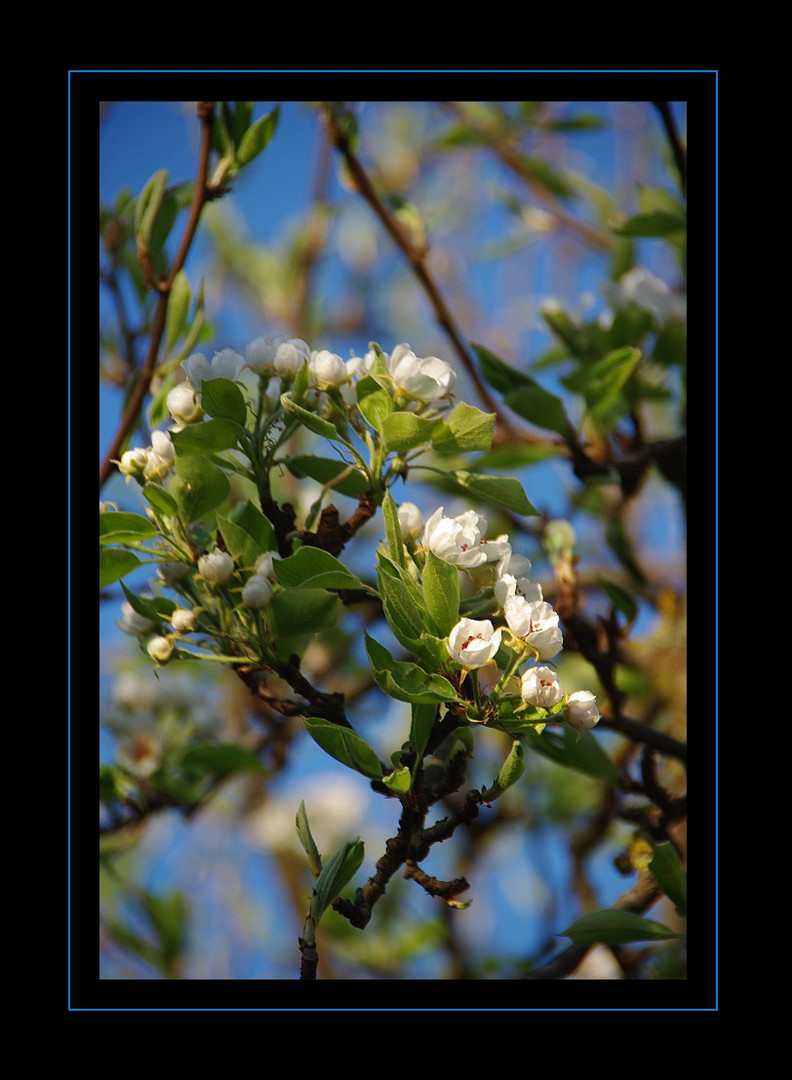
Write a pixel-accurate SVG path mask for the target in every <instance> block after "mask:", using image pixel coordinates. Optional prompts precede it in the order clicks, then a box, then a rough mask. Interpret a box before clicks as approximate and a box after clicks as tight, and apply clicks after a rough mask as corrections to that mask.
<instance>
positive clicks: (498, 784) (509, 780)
mask: <svg viewBox="0 0 792 1080" xmlns="http://www.w3.org/2000/svg"><path fill="white" fill-rule="evenodd" d="M524 772H525V750H524V748H523V745H522V743H521V742H520V741H519V740H518V739H515V740H514V742H513V743H512V746H511V750H510V751H509V753H508V755H507V757H506V760H505V761H504V763H503V765H501V767H500V771H499V772H498V775H497V777H496V778H495V781H494V782H493V785H492V787H489V788H487V789H486V790H485V791H482V795H483V796H484V798H485V799H486V800H487V802H494V801H495V799H498V798H500V796H501V795H502V794H503V793H504V791H507V790H508V789H509V788H510V787H511V786H512V785H513V784H516V783H517V781H518V780H519V779H520V777H521V776H522V774H523V773H524Z"/></svg>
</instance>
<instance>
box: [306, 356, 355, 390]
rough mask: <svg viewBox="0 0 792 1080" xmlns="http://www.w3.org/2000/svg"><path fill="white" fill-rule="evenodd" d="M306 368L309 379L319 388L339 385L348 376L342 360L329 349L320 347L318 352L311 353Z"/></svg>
mask: <svg viewBox="0 0 792 1080" xmlns="http://www.w3.org/2000/svg"><path fill="white" fill-rule="evenodd" d="M308 370H309V372H310V375H311V381H312V382H313V384H314V386H316V387H317V388H318V389H319V390H327V389H328V387H331V386H340V385H341V384H342V383H344V382H346V380H347V379H348V378H349V373H348V371H347V368H346V364H345V363H344V361H343V360H342V359H341V357H340V356H336V354H335V353H333V352H330V350H329V349H320V350H319V352H313V353H311V359H310V360H309V361H308Z"/></svg>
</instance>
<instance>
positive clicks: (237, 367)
mask: <svg viewBox="0 0 792 1080" xmlns="http://www.w3.org/2000/svg"><path fill="white" fill-rule="evenodd" d="M181 366H182V370H183V371H184V374H185V375H186V376H187V378H188V379H189V380H190V382H191V383H192V385H193V386H194V387H195V389H196V390H200V389H201V386H202V385H203V383H204V382H205V381H208V380H209V379H231V381H232V382H233V380H234V379H235V378H236V377H237V375H239V373H240V371H241V370H242V368H243V367H244V366H245V360H244V357H242V356H240V355H239V353H238V352H234V350H233V349H221V350H220V352H216V353H215V354H214V356H213V357H212V359H211V361H209V360H207V359H206V357H205V356H204V355H203V353H193V354H192V356H188V357H187V359H186V360H182V364H181Z"/></svg>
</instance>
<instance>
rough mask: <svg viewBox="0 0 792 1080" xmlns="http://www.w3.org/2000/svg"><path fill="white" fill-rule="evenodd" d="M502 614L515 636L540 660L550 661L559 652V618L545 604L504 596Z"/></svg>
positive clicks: (561, 641)
mask: <svg viewBox="0 0 792 1080" xmlns="http://www.w3.org/2000/svg"><path fill="white" fill-rule="evenodd" d="M503 614H504V615H505V616H506V622H507V623H508V626H509V629H510V630H511V632H512V633H513V634H514V636H515V637H516V638H521V639H522V640H523V641H525V642H526V643H527V644H528V645H530V646H531V647H532V648H533V649H534V651H535V652H536V654H537V656H538V657H539V659H540V660H552V659H553V657H554V656H555V655H556V654H557V653H559V652H560V651H561V649H562V647H563V644H564V638H563V635H562V633H561V628H560V627H559V625H558V614H557V612H556V611H554V610H553V608H552V606H551V605H550V604H548V603H546V601H544V600H526V599H525V597H523V596H517V595H516V594H515V595H514V596H507V597H506V599H505V601H504V603H503Z"/></svg>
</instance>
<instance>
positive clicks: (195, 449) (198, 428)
mask: <svg viewBox="0 0 792 1080" xmlns="http://www.w3.org/2000/svg"><path fill="white" fill-rule="evenodd" d="M213 381H214V380H210V381H209V382H206V383H204V387H207V386H211V384H212V382H213ZM201 396H202V397H203V391H202V395H201ZM239 434H240V432H239V424H237V423H235V422H234V421H232V420H206V421H205V422H204V423H202V424H190V425H189V426H188V427H186V428H182V430H181V431H174V432H173V433H172V435H171V438H172V439H173V445H174V446H175V447H176V455H177V457H179V456H181V457H187V456H188V455H192V454H214V453H217V452H218V451H220V450H230V449H231V448H232V447H234V446H236V445H237V440H238V439H239Z"/></svg>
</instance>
